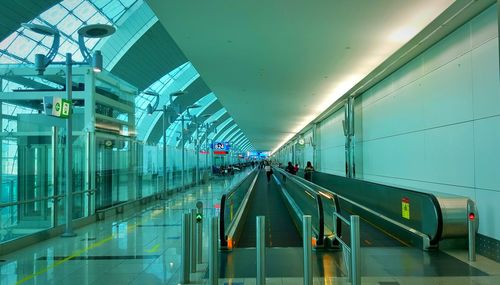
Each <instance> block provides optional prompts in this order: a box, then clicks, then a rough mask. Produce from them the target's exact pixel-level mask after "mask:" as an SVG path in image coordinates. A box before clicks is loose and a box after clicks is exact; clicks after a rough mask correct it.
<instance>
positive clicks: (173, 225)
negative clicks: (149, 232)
mask: <svg viewBox="0 0 500 285" xmlns="http://www.w3.org/2000/svg"><path fill="white" fill-rule="evenodd" d="M180 226H181V224H163V225H137V227H141V228H144V227H180Z"/></svg>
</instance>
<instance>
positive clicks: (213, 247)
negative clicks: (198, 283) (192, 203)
mask: <svg viewBox="0 0 500 285" xmlns="http://www.w3.org/2000/svg"><path fill="white" fill-rule="evenodd" d="M217 232H218V226H217V217H212V218H211V219H210V252H209V255H210V256H209V262H208V280H209V284H210V285H217V284H218V283H219V253H218V249H217V245H218V241H217Z"/></svg>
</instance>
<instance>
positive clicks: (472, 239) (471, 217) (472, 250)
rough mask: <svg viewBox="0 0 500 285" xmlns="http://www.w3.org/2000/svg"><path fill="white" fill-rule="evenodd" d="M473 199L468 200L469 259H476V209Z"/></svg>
mask: <svg viewBox="0 0 500 285" xmlns="http://www.w3.org/2000/svg"><path fill="white" fill-rule="evenodd" d="M475 208H476V207H475V205H474V202H473V201H472V200H469V201H467V215H468V217H467V236H468V240H469V261H476V222H477V221H476V220H477V218H476V211H475Z"/></svg>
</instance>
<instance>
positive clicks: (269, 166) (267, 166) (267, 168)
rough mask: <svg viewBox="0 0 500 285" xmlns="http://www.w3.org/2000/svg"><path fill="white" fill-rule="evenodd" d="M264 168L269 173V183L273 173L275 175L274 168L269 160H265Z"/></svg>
mask: <svg viewBox="0 0 500 285" xmlns="http://www.w3.org/2000/svg"><path fill="white" fill-rule="evenodd" d="M264 170H265V171H266V175H267V183H269V182H271V175H273V169H272V168H271V165H270V164H269V162H267V161H266V162H265V166H264Z"/></svg>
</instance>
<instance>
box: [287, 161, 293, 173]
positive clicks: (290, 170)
mask: <svg viewBox="0 0 500 285" xmlns="http://www.w3.org/2000/svg"><path fill="white" fill-rule="evenodd" d="M285 170H286V172H288V173H290V174H295V172H294V167H293V164H292V162H291V161H289V162H288V165H287V166H286V169H285Z"/></svg>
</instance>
